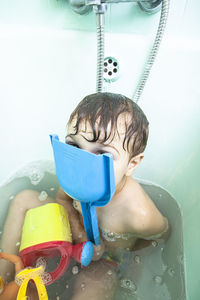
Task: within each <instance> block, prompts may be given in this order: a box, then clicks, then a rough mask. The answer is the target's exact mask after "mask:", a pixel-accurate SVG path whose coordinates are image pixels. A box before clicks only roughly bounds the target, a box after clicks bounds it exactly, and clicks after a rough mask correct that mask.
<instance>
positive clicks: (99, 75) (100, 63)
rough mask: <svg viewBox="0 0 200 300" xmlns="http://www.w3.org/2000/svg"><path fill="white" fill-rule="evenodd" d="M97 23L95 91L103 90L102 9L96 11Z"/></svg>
mask: <svg viewBox="0 0 200 300" xmlns="http://www.w3.org/2000/svg"><path fill="white" fill-rule="evenodd" d="M96 25H97V78H96V92H97V93H101V92H103V70H104V9H103V12H99V11H96Z"/></svg>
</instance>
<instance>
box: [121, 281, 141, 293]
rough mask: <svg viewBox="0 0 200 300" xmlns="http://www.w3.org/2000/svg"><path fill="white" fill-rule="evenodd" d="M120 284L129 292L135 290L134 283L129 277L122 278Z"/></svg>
mask: <svg viewBox="0 0 200 300" xmlns="http://www.w3.org/2000/svg"><path fill="white" fill-rule="evenodd" d="M120 285H121V287H122V288H125V289H128V290H129V291H131V292H135V291H136V290H137V286H136V284H135V283H134V282H132V281H131V280H130V279H122V280H121V284H120Z"/></svg>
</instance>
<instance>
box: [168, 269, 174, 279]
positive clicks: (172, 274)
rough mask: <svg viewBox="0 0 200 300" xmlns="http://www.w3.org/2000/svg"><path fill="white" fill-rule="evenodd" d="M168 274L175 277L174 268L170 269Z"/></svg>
mask: <svg viewBox="0 0 200 300" xmlns="http://www.w3.org/2000/svg"><path fill="white" fill-rule="evenodd" d="M168 274H169V275H170V276H171V277H173V276H174V274H175V271H174V270H173V269H172V268H169V269H168Z"/></svg>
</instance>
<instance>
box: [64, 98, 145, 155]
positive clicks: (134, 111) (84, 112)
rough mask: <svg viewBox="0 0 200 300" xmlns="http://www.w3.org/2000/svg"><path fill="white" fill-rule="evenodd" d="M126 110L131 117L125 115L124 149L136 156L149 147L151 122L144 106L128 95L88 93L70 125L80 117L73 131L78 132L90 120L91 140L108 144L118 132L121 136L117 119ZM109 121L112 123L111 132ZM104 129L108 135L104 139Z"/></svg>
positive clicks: (71, 117)
mask: <svg viewBox="0 0 200 300" xmlns="http://www.w3.org/2000/svg"><path fill="white" fill-rule="evenodd" d="M122 113H125V115H126V116H130V118H125V135H124V140H123V148H124V150H125V151H129V153H130V158H132V157H134V156H136V155H138V154H139V153H142V152H143V151H144V149H145V147H146V144H147V139H148V125H149V122H148V120H147V118H146V116H145V114H144V113H143V111H142V110H141V108H140V107H139V106H138V105H137V104H136V103H135V102H134V101H132V100H131V99H129V98H127V97H126V96H123V95H121V94H114V93H95V94H91V95H88V96H86V97H85V98H84V99H83V100H82V101H81V102H80V103H79V104H78V106H77V107H76V108H75V110H74V111H73V112H72V114H71V116H70V119H69V122H68V124H70V123H71V122H72V121H73V119H74V118H76V124H75V125H74V129H75V133H74V134H73V135H76V134H77V133H78V132H79V125H80V124H81V123H82V121H85V124H86V123H87V122H89V124H90V126H91V128H92V132H93V138H92V139H91V140H88V139H87V141H89V142H97V141H98V142H99V143H105V142H106V141H107V140H108V139H109V138H110V137H112V139H113V138H114V136H115V134H116V132H117V133H118V135H119V132H118V129H117V120H118V117H119V116H120V115H121V114H122ZM126 119H127V120H126ZM109 123H110V125H111V126H110V127H109V128H110V129H109V132H108V124H109ZM97 124H98V126H97ZM102 130H103V132H104V138H103V139H102V138H101V139H100V134H101V132H102ZM101 137H102V136H101Z"/></svg>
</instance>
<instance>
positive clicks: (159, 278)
mask: <svg viewBox="0 0 200 300" xmlns="http://www.w3.org/2000/svg"><path fill="white" fill-rule="evenodd" d="M153 280H154V281H155V283H157V284H161V283H162V281H163V279H162V277H161V276H159V275H156V276H155V277H154V278H153Z"/></svg>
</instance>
